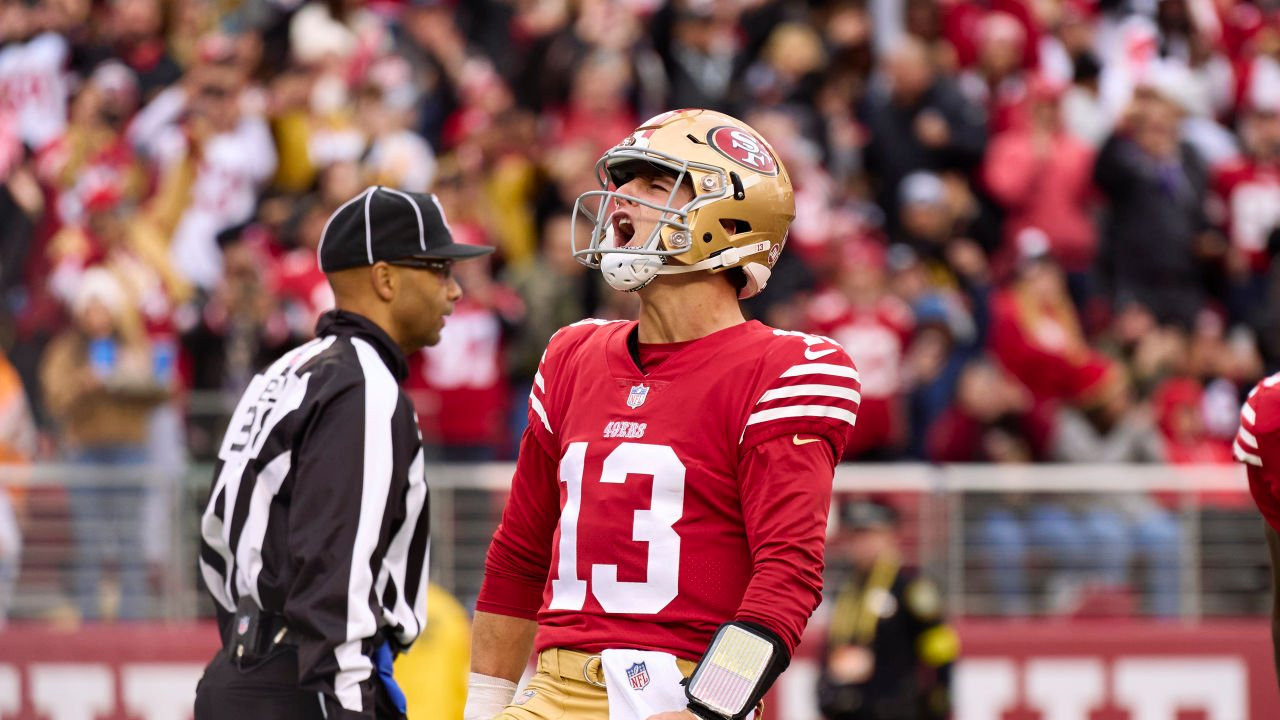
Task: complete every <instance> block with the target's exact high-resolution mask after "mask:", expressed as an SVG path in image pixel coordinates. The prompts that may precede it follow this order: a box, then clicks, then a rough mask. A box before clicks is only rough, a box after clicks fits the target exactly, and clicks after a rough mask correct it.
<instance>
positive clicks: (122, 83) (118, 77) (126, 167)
mask: <svg viewBox="0 0 1280 720" xmlns="http://www.w3.org/2000/svg"><path fill="white" fill-rule="evenodd" d="M137 108H138V84H137V79H136V77H135V76H134V74H133V71H132V70H130V69H128V68H127V67H125V66H124V65H122V64H121V63H119V62H116V61H108V62H105V63H103V64H101V65H99V66H98V67H97V69H95V70H94V72H93V75H91V76H90V77H89V80H88V82H87V83H85V85H84V86H83V87H82V88H80V89H79V91H78V92H77V93H76V95H75V97H74V98H73V99H72V102H71V115H70V117H71V125H70V127H69V128H68V129H67V132H66V133H65V134H63V135H61V136H60V137H58V138H56V139H54V140H52V141H50V142H49V143H48V144H46V145H45V146H44V148H43V149H42V150H41V152H40V155H39V161H38V164H37V168H38V169H39V171H40V175H41V179H42V180H44V181H45V183H46V184H47V185H49V186H51V187H52V188H53V189H54V192H55V195H54V197H55V205H54V207H55V208H56V210H57V213H58V219H59V221H60V222H62V223H82V222H83V221H84V219H85V212H86V207H85V206H86V205H87V204H88V202H89V200H90V198H89V196H90V195H91V194H94V193H100V192H103V191H106V192H109V193H111V194H112V195H113V196H114V197H117V198H119V199H121V200H127V201H129V202H130V203H138V202H139V201H141V200H142V199H143V197H144V196H145V193H146V191H147V187H146V184H147V177H146V174H145V170H144V168H143V166H142V164H141V163H140V162H139V161H138V158H137V157H136V155H135V153H134V150H133V148H132V147H131V146H130V145H129V143H128V141H127V140H126V138H125V126H126V124H127V123H128V121H129V118H130V117H132V116H133V113H134V112H135V111H136V110H137Z"/></svg>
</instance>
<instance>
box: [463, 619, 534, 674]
mask: <svg viewBox="0 0 1280 720" xmlns="http://www.w3.org/2000/svg"><path fill="white" fill-rule="evenodd" d="M537 629H538V624H537V623H536V622H535V621H533V620H525V619H523V618H517V617H511V616H508V615H495V614H494V613H487V612H477V613H476V617H475V621H474V622H473V623H472V625H471V672H474V673H479V674H481V675H489V676H491V677H498V678H503V679H504V680H510V681H511V682H519V680H520V676H521V675H523V674H524V669H525V666H526V665H528V663H529V655H530V654H531V653H532V652H533V635H534V632H535V631H537Z"/></svg>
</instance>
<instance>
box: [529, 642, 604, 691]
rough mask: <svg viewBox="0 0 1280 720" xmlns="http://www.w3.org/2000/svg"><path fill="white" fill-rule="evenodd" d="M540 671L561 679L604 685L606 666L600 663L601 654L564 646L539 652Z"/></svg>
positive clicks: (597, 685)
mask: <svg viewBox="0 0 1280 720" xmlns="http://www.w3.org/2000/svg"><path fill="white" fill-rule="evenodd" d="M538 672H540V673H546V674H548V675H550V676H551V677H554V678H559V679H561V680H573V681H576V682H585V683H587V684H588V685H594V686H596V687H604V667H602V666H601V665H600V656H599V655H589V654H587V653H584V652H578V651H577V650H565V649H564V648H547V649H546V650H543V651H542V652H540V653H538Z"/></svg>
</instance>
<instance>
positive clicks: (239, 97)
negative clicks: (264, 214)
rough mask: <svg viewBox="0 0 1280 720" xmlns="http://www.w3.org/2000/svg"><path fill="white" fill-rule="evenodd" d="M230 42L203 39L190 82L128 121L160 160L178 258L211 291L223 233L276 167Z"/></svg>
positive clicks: (246, 213)
mask: <svg viewBox="0 0 1280 720" xmlns="http://www.w3.org/2000/svg"><path fill="white" fill-rule="evenodd" d="M231 43H232V40H231V39H230V38H228V37H226V36H219V35H215V36H210V37H208V38H205V40H204V41H203V42H202V47H201V52H202V54H203V55H202V58H201V61H202V64H201V65H200V67H199V68H197V69H195V70H193V71H192V72H191V73H190V75H189V76H188V77H187V82H186V83H185V84H184V86H174V87H170V88H169V89H167V90H165V91H164V92H162V93H160V94H159V95H157V96H156V98H155V99H154V100H152V101H151V103H149V104H148V105H147V106H146V107H145V108H143V110H142V112H140V113H139V114H138V116H137V117H136V118H135V119H134V122H133V124H132V126H131V127H130V137H131V139H132V140H133V142H134V143H135V144H136V145H139V146H140V147H142V148H144V150H145V151H146V152H147V153H148V154H149V155H150V156H152V157H154V158H155V160H156V161H157V162H158V164H159V165H160V167H161V173H160V182H161V183H162V187H161V188H160V190H159V193H160V194H161V198H162V199H163V201H164V204H165V206H166V208H167V209H168V210H169V211H170V213H171V216H172V217H174V218H176V221H175V225H174V227H173V230H172V232H173V239H172V242H171V246H172V251H171V252H172V262H173V265H174V267H175V268H176V269H177V270H178V272H179V273H181V275H182V276H183V277H184V278H185V279H186V280H188V281H189V282H191V283H193V284H194V285H197V286H199V287H200V288H202V289H204V290H206V291H211V290H212V289H213V288H214V287H216V286H217V285H218V282H219V275H220V273H221V272H222V255H221V253H220V252H219V251H218V244H217V239H216V238H217V235H218V233H219V232H221V231H223V230H225V229H227V228H229V227H232V226H234V225H237V224H240V223H243V222H245V221H247V220H249V219H250V218H251V217H252V216H253V211H254V208H255V206H256V205H257V194H258V191H259V190H260V188H261V186H262V184H263V183H264V182H265V181H266V180H267V179H269V178H270V177H271V175H272V173H274V172H275V169H276V152H275V144H274V143H273V142H272V139H271V133H270V130H269V129H268V127H267V124H266V122H265V121H264V119H263V117H262V115H261V114H260V112H259V110H258V109H256V108H254V107H253V105H254V101H255V97H256V95H255V94H254V93H250V92H249V91H248V89H247V88H246V77H245V76H244V73H243V72H242V70H241V69H240V68H239V67H237V65H236V64H235V63H236V55H235V50H234V47H233V46H232V44H231Z"/></svg>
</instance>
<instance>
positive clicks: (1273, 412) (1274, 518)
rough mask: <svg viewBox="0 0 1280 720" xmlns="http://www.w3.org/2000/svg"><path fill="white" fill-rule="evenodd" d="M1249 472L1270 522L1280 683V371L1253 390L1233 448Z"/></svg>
mask: <svg viewBox="0 0 1280 720" xmlns="http://www.w3.org/2000/svg"><path fill="white" fill-rule="evenodd" d="M1233 450H1234V452H1235V456H1236V459H1237V460H1239V461H1240V462H1242V463H1245V465H1246V467H1247V469H1248V472H1249V492H1250V493H1252V494H1253V500H1254V502H1256V503H1257V504H1258V509H1259V510H1261V511H1262V517H1263V518H1264V519H1265V520H1266V521H1267V522H1266V526H1265V528H1266V534H1267V549H1268V550H1270V552H1271V587H1272V593H1273V595H1272V598H1271V642H1272V651H1273V654H1274V656H1275V658H1274V659H1275V667H1276V679H1277V683H1280V373H1277V374H1275V375H1272V376H1271V377H1269V378H1266V379H1265V380H1263V381H1262V382H1260V383H1258V385H1257V387H1255V388H1254V389H1253V390H1251V391H1250V392H1249V398H1248V399H1247V400H1245V401H1244V406H1243V407H1241V408H1240V431H1239V432H1238V433H1236V442H1235V446H1234V448H1233Z"/></svg>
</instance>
